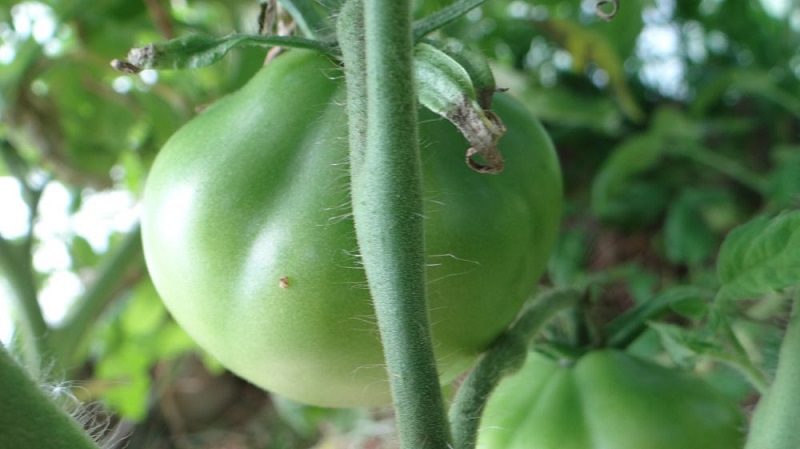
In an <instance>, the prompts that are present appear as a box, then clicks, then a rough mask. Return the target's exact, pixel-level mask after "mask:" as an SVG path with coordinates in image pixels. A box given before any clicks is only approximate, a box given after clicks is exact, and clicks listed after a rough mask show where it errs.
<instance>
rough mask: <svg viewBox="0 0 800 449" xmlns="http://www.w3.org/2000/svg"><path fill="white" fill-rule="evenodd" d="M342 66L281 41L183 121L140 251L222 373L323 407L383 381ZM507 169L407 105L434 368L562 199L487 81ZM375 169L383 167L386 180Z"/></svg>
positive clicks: (466, 346) (540, 137) (493, 310)
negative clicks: (231, 87) (417, 160)
mask: <svg viewBox="0 0 800 449" xmlns="http://www.w3.org/2000/svg"><path fill="white" fill-rule="evenodd" d="M345 95H346V92H345V88H344V82H343V72H342V70H341V68H340V67H339V66H337V65H335V64H334V63H333V62H332V61H331V60H330V59H328V58H327V57H325V56H322V55H319V54H315V53H311V52H307V51H298V50H293V51H291V52H289V53H288V54H285V55H283V56H281V57H280V58H278V59H277V60H275V61H273V62H271V63H270V64H269V65H268V66H267V67H266V68H265V69H264V70H262V71H261V72H259V73H258V74H257V75H256V76H255V77H254V78H253V79H252V80H251V81H250V82H249V83H248V84H247V85H245V86H244V87H243V88H242V89H241V90H239V91H238V92H236V93H234V94H232V95H229V96H228V97H226V98H224V99H222V100H220V101H219V102H217V103H216V104H214V105H212V106H211V107H209V108H208V109H207V110H206V111H204V112H203V113H202V114H200V115H199V116H198V117H197V118H195V119H194V120H192V121H191V122H189V123H188V124H187V125H186V126H184V127H183V128H182V129H180V130H179V131H178V132H177V133H176V134H175V135H174V136H173V137H172V138H171V139H170V140H169V142H168V143H167V144H166V146H165V147H164V148H163V150H162V151H161V153H160V154H159V155H158V157H157V159H156V161H155V163H154V165H153V168H152V171H151V173H150V176H149V179H148V182H147V186H146V189H145V193H144V200H143V216H142V236H143V243H144V249H145V256H146V260H147V265H148V268H149V270H150V273H151V275H152V278H153V281H154V283H155V285H156V287H157V289H158V291H159V293H160V295H161V296H162V298H163V300H164V303H165V304H166V306H167V308H168V309H169V310H170V312H171V313H172V314H173V316H174V317H175V319H176V320H177V321H178V323H179V324H180V325H182V327H184V328H185V329H186V331H187V332H188V333H189V334H190V335H191V336H192V337H193V338H194V339H195V340H196V341H197V343H198V344H199V345H200V346H201V347H202V348H204V349H205V350H206V351H208V352H209V353H210V354H211V355H213V356H215V357H216V358H217V359H219V361H220V362H221V363H222V364H223V365H224V366H226V367H227V368H228V369H230V370H231V371H233V372H234V373H236V374H238V375H239V376H241V377H243V378H245V379H247V380H249V381H250V382H252V383H254V384H256V385H259V386H261V387H262V388H265V389H267V390H271V391H273V392H276V393H279V394H282V395H284V396H287V397H290V398H292V399H295V400H298V401H302V402H306V403H310V404H317V405H324V406H359V405H380V404H386V403H388V402H389V401H390V393H389V384H388V381H387V374H386V370H385V368H384V357H383V353H382V349H381V344H380V338H379V334H378V330H377V324H376V319H375V315H374V312H373V308H372V304H371V299H370V295H369V291H368V289H367V285H366V280H365V276H364V271H363V268H362V267H361V263H360V260H359V256H358V247H357V244H356V240H355V235H354V229H353V222H352V219H351V208H350V204H349V202H350V197H349V176H348V164H347V160H348V148H347V123H346V122H347V119H346V115H345V108H344V106H343V103H344V101H345ZM496 103H497V104H496V106H497V107H496V112H497V113H498V115H499V116H500V117H502V119H503V120H504V121H505V123H506V126H507V127H508V129H509V131H508V133H507V135H506V136H504V137H503V139H502V140H501V143H500V149H501V151H503V153H504V156H505V159H506V166H507V168H506V169H505V171H504V172H503V173H501V174H499V175H482V174H478V173H475V172H472V171H471V170H469V169H468V168H467V166H466V164H465V163H464V152H465V150H466V148H467V146H468V145H467V143H466V140H464V139H463V137H461V135H460V134H459V133H458V131H457V130H456V129H455V127H454V126H452V125H451V124H450V123H449V122H446V121H444V120H442V119H439V118H437V117H435V116H433V115H432V114H430V113H426V112H425V111H421V114H422V115H421V120H420V121H421V125H420V126H421V129H420V143H421V148H422V155H421V156H422V161H423V166H424V167H423V170H424V172H423V176H424V186H423V187H424V192H425V208H424V214H425V238H426V257H427V263H428V266H427V283H428V295H429V309H430V317H431V322H432V333H433V338H434V345H435V352H436V357H437V360H438V366H439V369H440V373H441V378H442V379H441V380H442V382H447V381H449V380H452V379H453V378H454V377H455V376H456V375H458V374H459V373H460V372H462V371H463V370H464V369H466V368H467V367H468V366H469V365H470V363H471V362H472V361H473V360H474V358H475V357H476V355H477V354H479V353H480V352H481V351H482V350H483V349H484V348H485V347H486V346H487V345H488V344H489V343H490V342H491V341H492V340H493V339H494V338H495V337H496V336H497V335H498V334H499V333H500V332H501V331H502V330H503V329H504V328H505V327H506V325H507V324H508V322H509V321H510V320H511V319H513V317H514V316H515V314H516V313H517V312H518V310H519V308H520V306H521V304H522V303H523V302H524V301H525V299H527V298H528V297H529V296H530V295H531V293H532V292H533V290H534V289H535V286H536V284H537V282H538V279H539V277H540V275H541V273H542V271H543V270H544V267H545V263H546V260H547V258H548V256H549V254H550V251H551V249H552V247H553V244H554V241H555V239H556V234H557V229H558V225H559V221H560V213H561V195H562V187H561V177H560V171H559V166H558V161H557V158H556V156H555V152H554V150H553V146H552V144H551V142H550V140H549V139H548V137H547V135H546V134H545V132H544V130H543V129H542V127H541V125H539V123H537V122H536V121H535V120H534V119H533V118H532V117H531V116H530V115H529V113H528V112H527V111H526V110H525V109H524V107H522V106H521V105H520V104H519V103H517V102H515V101H513V100H512V99H511V98H508V97H507V96H506V95H500V98H498V99H497V102H496ZM388 181H389V180H387V182H388Z"/></svg>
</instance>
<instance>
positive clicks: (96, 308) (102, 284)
mask: <svg viewBox="0 0 800 449" xmlns="http://www.w3.org/2000/svg"><path fill="white" fill-rule="evenodd" d="M136 268H138V269H139V270H138V273H137V272H136ZM143 274H144V258H143V255H142V238H141V234H140V232H139V226H136V227H134V228H133V229H132V230H130V231H129V233H128V234H127V235H126V236H125V238H124V240H123V241H122V242H120V245H119V247H117V248H116V249H114V250H113V251H112V252H111V254H109V255H108V256H107V257H106V258H105V260H104V261H103V265H101V266H100V268H99V269H98V270H97V276H96V278H95V281H94V282H92V283H91V284H90V285H89V286H88V287H87V289H86V291H84V293H83V294H82V295H81V296H79V297H78V299H77V301H76V302H75V306H74V307H73V309H72V310H73V313H72V314H71V315H69V316H68V317H67V319H66V320H65V322H64V324H63V326H62V327H61V328H60V329H58V331H57V335H58V338H57V339H56V341H55V342H54V343H55V344H56V345H57V347H56V349H58V350H59V356H60V357H59V360H60V361H61V362H62V363H64V364H65V365H67V366H68V365H70V364H71V362H73V361H80V360H83V358H82V355H83V352H82V351H83V350H84V348H85V341H84V340H85V338H86V336H87V335H88V334H89V332H90V331H91V330H92V325H93V323H95V322H96V321H97V319H98V317H99V316H100V314H101V313H102V311H103V310H104V309H105V307H106V306H107V305H108V303H109V302H110V301H111V300H112V299H114V297H115V296H116V294H117V293H118V290H119V289H120V287H121V286H124V284H125V283H126V280H128V279H130V280H131V281H135V280H138V278H139V277H140V276H141V275H143Z"/></svg>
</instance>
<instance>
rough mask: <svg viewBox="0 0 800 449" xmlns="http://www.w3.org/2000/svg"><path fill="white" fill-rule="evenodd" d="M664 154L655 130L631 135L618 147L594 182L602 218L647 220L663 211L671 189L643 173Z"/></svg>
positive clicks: (596, 210) (594, 204)
mask: <svg viewBox="0 0 800 449" xmlns="http://www.w3.org/2000/svg"><path fill="white" fill-rule="evenodd" d="M663 157H664V151H663V148H662V145H661V136H659V135H656V134H653V133H647V134H643V135H639V136H635V137H632V138H629V139H628V140H627V141H625V142H624V143H622V144H621V145H620V146H618V147H617V148H616V149H614V152H613V153H612V154H611V156H610V157H609V159H608V160H607V161H606V162H605V164H603V166H602V167H601V169H600V172H599V173H598V174H597V175H596V176H595V179H594V183H593V185H592V190H591V194H592V209H593V210H594V213H595V214H597V216H598V217H600V218H602V219H609V220H625V221H629V220H634V219H635V220H637V221H644V222H648V221H651V220H652V219H653V218H655V217H656V216H657V215H658V214H660V213H661V212H662V210H663V208H664V206H665V205H666V201H667V199H668V192H667V191H666V190H665V189H664V187H665V186H663V185H662V184H657V183H651V182H649V180H647V179H644V178H643V177H642V175H644V174H645V173H647V172H648V171H651V170H653V169H655V168H656V167H658V166H659V165H660V164H661V161H662V158H663Z"/></svg>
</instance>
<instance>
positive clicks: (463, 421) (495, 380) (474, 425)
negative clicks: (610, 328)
mask: <svg viewBox="0 0 800 449" xmlns="http://www.w3.org/2000/svg"><path fill="white" fill-rule="evenodd" d="M581 295H582V292H581V291H579V290H576V289H564V290H553V291H549V292H547V293H545V294H543V295H541V296H539V297H537V298H535V299H534V300H533V301H531V302H529V304H528V305H527V306H526V307H525V309H523V311H522V312H520V315H519V318H517V320H516V321H515V322H514V324H512V325H511V327H509V329H508V330H507V331H506V332H505V333H504V334H503V335H501V336H500V337H499V338H498V339H497V340H496V341H495V342H494V343H493V344H492V347H491V348H489V350H488V351H487V352H485V353H484V354H483V356H481V358H480V360H478V363H477V365H475V368H474V369H473V370H472V371H471V372H470V374H469V376H467V378H466V379H465V380H464V383H462V384H461V386H460V387H459V389H458V392H457V393H456V397H455V399H454V401H453V405H452V406H451V407H450V424H451V425H452V427H453V443H454V446H453V447H455V448H456V449H473V448H474V447H475V443H476V441H477V438H478V428H479V427H480V422H481V414H482V413H483V409H484V407H485V406H486V402H487V401H488V400H489V396H490V395H491V393H492V391H494V389H495V387H496V386H497V385H498V384H499V383H500V381H501V380H502V379H503V377H505V376H507V375H509V374H512V373H514V372H515V371H517V370H519V369H520V368H521V367H522V365H523V364H524V363H525V358H526V356H527V354H528V345H529V342H530V340H531V339H533V337H534V336H535V335H536V334H537V333H538V332H539V330H540V329H541V328H542V326H544V325H545V324H546V323H547V321H548V320H550V318H552V317H553V316H555V315H556V314H557V313H559V312H561V311H562V310H564V309H566V308H569V307H573V306H574V305H575V304H577V302H578V300H579V299H580V298H581Z"/></svg>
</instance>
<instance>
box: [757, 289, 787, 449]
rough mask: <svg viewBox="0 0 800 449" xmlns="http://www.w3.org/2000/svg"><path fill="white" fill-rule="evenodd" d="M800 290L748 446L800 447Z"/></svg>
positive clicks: (780, 448)
mask: <svg viewBox="0 0 800 449" xmlns="http://www.w3.org/2000/svg"><path fill="white" fill-rule="evenodd" d="M798 379H800V289H798V291H797V292H796V296H795V301H794V310H793V311H792V317H791V319H790V320H789V326H788V327H787V329H786V334H785V335H784V337H783V343H782V344H781V351H780V358H779V359H778V370H777V371H776V373H775V380H774V381H773V382H772V385H771V386H770V388H769V391H768V392H767V394H766V395H764V396H763V397H762V398H761V400H760V401H759V403H758V406H757V407H756V411H755V414H754V415H753V421H752V424H751V426H750V435H749V436H748V438H747V444H746V445H745V449H765V448H769V449H795V448H798V447H800V427H798V426H797V417H798V416H800V382H798Z"/></svg>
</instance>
